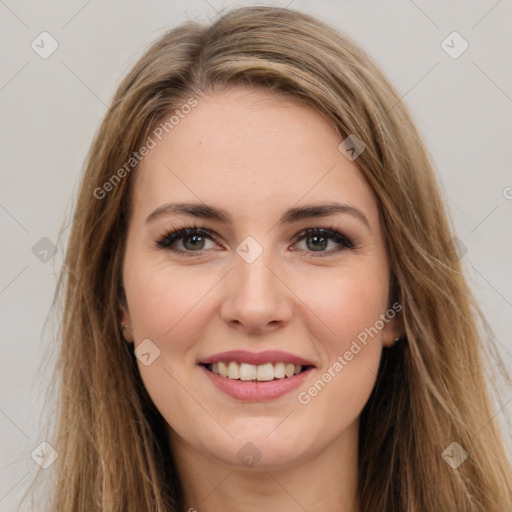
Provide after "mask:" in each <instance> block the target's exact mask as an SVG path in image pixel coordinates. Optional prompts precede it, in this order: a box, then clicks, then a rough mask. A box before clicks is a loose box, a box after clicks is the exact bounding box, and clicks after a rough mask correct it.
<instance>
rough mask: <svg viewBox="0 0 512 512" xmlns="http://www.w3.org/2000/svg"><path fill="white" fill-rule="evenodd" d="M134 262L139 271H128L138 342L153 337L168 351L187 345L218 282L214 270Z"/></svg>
mask: <svg viewBox="0 0 512 512" xmlns="http://www.w3.org/2000/svg"><path fill="white" fill-rule="evenodd" d="M134 265H135V267H134V268H138V270H137V271H136V272H131V273H128V272H127V278H126V279H125V288H126V293H127V296H128V302H129V303H128V305H129V308H130V315H131V318H132V323H133V326H134V329H135V330H134V336H135V339H136V341H140V340H143V339H145V338H149V339H152V340H154V341H155V342H156V343H157V344H159V345H162V349H163V348H165V350H166V351H168V350H170V351H180V350H181V349H184V348H186V346H187V344H188V343H187V340H189V339H190V338H191V336H192V334H193V333H191V332H190V329H191V328H193V327H194V326H199V325H200V322H198V321H197V320H199V319H200V318H201V311H202V309H203V307H204V304H205V303H206V301H205V298H206V296H207V294H208V292H209V291H210V290H211V289H212V288H213V287H214V285H215V279H214V278H213V277H212V273H211V271H210V272H208V271H204V272H201V271H199V270H197V269H196V270H195V271H186V270H178V271H176V269H172V268H169V264H168V263H167V264H165V263H158V264H156V265H148V264H147V263H146V264H144V262H140V265H138V266H137V263H136V262H134ZM191 319H195V320H196V321H195V322H191ZM187 333H188V334H187ZM169 340H172V343H169ZM164 344H165V346H164Z"/></svg>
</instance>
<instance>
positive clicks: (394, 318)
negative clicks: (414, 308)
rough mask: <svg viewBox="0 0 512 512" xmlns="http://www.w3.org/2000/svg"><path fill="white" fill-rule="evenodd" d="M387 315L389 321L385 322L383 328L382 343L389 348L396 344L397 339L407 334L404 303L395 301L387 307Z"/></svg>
mask: <svg viewBox="0 0 512 512" xmlns="http://www.w3.org/2000/svg"><path fill="white" fill-rule="evenodd" d="M385 316H386V318H387V321H385V322H384V327H383V329H382V344H383V345H384V346H385V347H388V348H389V347H392V346H393V345H394V344H395V339H397V338H403V337H404V335H405V329H404V322H403V316H402V305H401V304H400V303H399V302H398V301H396V302H394V303H393V304H392V305H391V306H389V308H388V309H387V311H386V313H385Z"/></svg>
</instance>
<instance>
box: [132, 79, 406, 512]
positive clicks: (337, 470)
mask: <svg viewBox="0 0 512 512" xmlns="http://www.w3.org/2000/svg"><path fill="white" fill-rule="evenodd" d="M340 142H341V138H340V136H339V135H338V134H337V133H336V131H335V130H334V128H333V126H332V125H331V124H330V123H329V122H328V121H327V120H326V119H325V118H324V117H322V116H321V115H320V114H319V113H318V112H317V111H315V110H313V109H312V108H311V107H308V106H306V105H304V104H303V103H299V102H297V101H294V100H291V101H290V100H285V99H283V98H279V97H277V96H275V95H274V94H269V93H266V92H261V91H255V90H247V89H245V90H244V89H231V90H229V91H225V92H222V93H216V94H215V95H207V96H204V97H201V98H199V99H198V106H197V107H195V108H194V109H192V111H191V112H190V113H189V114H187V116H186V117H184V119H181V120H180V123H179V125H177V126H176V127H175V128H174V129H173V130H172V131H170V132H169V134H168V135H166V136H165V137H164V138H163V140H162V141H161V142H159V143H158V145H157V146H156V147H155V148H154V149H152V150H151V152H150V154H149V155H148V156H147V157H146V158H145V159H144V161H143V162H142V168H141V169H140V173H139V174H138V176H137V182H136V186H135V190H134V192H135V193H134V196H133V204H132V208H133V209H132V216H131V219H130V224H129V228H128V237H127V244H126V252H125V258H124V262H123V283H124V288H125V292H126V297H127V305H128V307H127V310H126V314H125V317H124V323H125V324H128V325H129V326H130V328H128V329H126V330H125V331H124V336H125V339H126V340H127V341H128V342H134V343H135V347H137V346H138V345H139V344H140V343H142V342H143V340H146V339H149V340H151V342H152V343H153V344H154V346H157V347H158V349H159V350H160V355H159V357H158V358H156V359H155V360H154V362H153V363H151V364H149V365H148V366H146V365H144V364H142V363H141V361H140V360H139V359H137V363H138V366H139V370H140V374H141V377H142V380H143V382H144V385H145V386H146V388H147V390H148V393H149V395H150V396H151V399H152V400H153V402H154V403H155V405H156V407H157V408H158V409H159V411H160V412H161V413H162V415H163V417H164V418H165V420H166V421H167V423H168V425H169V439H170V443H171V448H172V453H173V456H174V458H175V460H176V464H177V468H178V472H179V476H180V481H181V484H182V487H183V489H184V493H185V505H186V507H185V509H184V510H189V509H190V508H193V509H196V510H198V511H200V512H216V511H221V510H223V511H224V510H226V508H229V510H231V511H244V512H252V511H261V510H263V509H265V510H280V511H287V512H299V511H304V510H307V511H309V512H316V511H322V512H329V511H333V512H334V511H337V512H339V511H346V512H358V511H359V507H358V500H357V469H358V467H357V444H358V425H359V416H360V413H361V410H362V409H363V407H364V405H365V404H366V402H367V400H368V398H369V396H370V393H371V391H372V389H373V386H374V384H375V379H376V374H377V371H378V367H379V361H380V356H381V352H382V350H383V347H386V346H391V345H392V344H393V340H394V339H395V338H396V337H397V336H400V334H401V327H400V325H399V315H396V316H395V317H394V319H393V320H389V321H388V322H386V323H385V325H384V327H383V328H382V329H380V330H379V332H378V334H377V335H375V336H373V337H372V338H369V341H368V343H367V344H366V345H364V346H363V345H361V344H360V343H359V345H361V347H362V350H360V351H359V352H358V353H357V355H354V356H353V358H352V359H351V360H350V361H347V364H346V365H344V367H343V369H342V370H341V371H337V372H336V371H335V372H334V374H335V377H333V378H331V379H330V381H329V382H328V383H327V384H326V385H325V387H323V389H321V391H319V392H318V393H317V394H316V395H315V396H310V401H309V402H308V403H301V402H300V401H299V400H298V395H299V393H301V392H303V393H304V392H307V391H308V389H310V388H311V386H313V384H314V383H315V382H316V381H317V380H318V379H320V378H321V376H322V375H323V374H324V373H325V372H327V370H328V369H329V368H331V372H332V367H333V364H334V362H335V361H337V358H338V356H343V355H344V354H345V353H346V352H347V351H348V350H349V349H350V347H351V344H352V342H353V341H354V340H356V339H357V336H358V335H359V334H360V333H361V332H362V331H364V330H365V328H369V327H370V326H374V325H375V324H376V321H377V320H378V319H379V318H382V317H381V316H380V315H382V314H384V313H385V312H386V311H387V310H388V308H389V306H390V305H389V304H388V294H389V277H390V275H389V262H388V257H387V252H386V244H385V239H384V235H383V229H382V226H381V223H380V219H379V213H378V206H377V202H376V198H375V196H374V194H373V192H372V190H371V188H370V187H369V185H368V184H367V182H366V181H365V179H364V178H363V176H362V174H361V171H360V170H359V169H358V167H357V165H356V164H357V160H355V161H350V160H349V159H347V158H346V157H345V156H344V155H343V154H342V153H341V152H340V151H339V149H338V145H339V144H340ZM171 202H172V203H175V202H194V203H205V204H207V205H209V206H213V207H216V208H221V209H222V210H225V212H226V213H227V214H228V215H229V216H230V218H231V220H230V223H229V224H224V223H222V222H220V221H219V220H215V219H204V218H198V217H191V216H189V215H184V214H176V213H169V214H164V215H160V216H155V217H154V218H153V219H152V220H150V221H148V222H147V221H146V218H147V217H148V215H149V214H151V213H152V212H153V211H154V210H156V209H157V208H159V207H160V206H162V205H164V204H166V203H171ZM325 202H338V203H343V204H347V205H350V206H352V207H353V208H356V209H357V210H359V211H360V212H361V213H362V214H363V215H364V217H365V218H366V219H367V221H368V225H366V224H365V222H363V221H362V220H361V219H360V218H358V217H357V216H356V215H351V214H349V213H332V214H330V215H327V216H322V217H316V218H302V219H296V220H294V221H293V222H291V223H283V224H281V223H279V219H280V218H281V216H282V215H283V213H284V212H285V211H287V210H288V209H290V208H297V207H303V206H306V205H308V206H310V205H317V204H320V203H325ZM194 224H195V225H196V226H199V227H202V228H204V229H208V230H210V231H211V232H212V233H213V235H212V238H208V237H205V236H204V235H197V236H198V239H196V240H195V243H194V240H191V239H190V237H189V238H188V240H187V237H185V238H181V239H178V240H176V241H174V243H173V244H172V246H171V247H167V248H161V247H157V246H156V242H157V241H158V240H159V239H160V237H162V236H163V235H165V234H167V233H168V232H169V231H171V230H174V229H181V228H186V227H191V226H193V225H194ZM308 228H325V229H328V228H332V229H334V230H337V231H339V232H340V233H341V234H342V235H343V236H344V237H346V238H348V239H349V240H350V241H351V242H352V244H353V246H351V247H350V248H348V247H346V246H344V245H343V244H341V243H339V242H337V241H335V240H334V239H332V238H323V236H325V235H322V234H320V235H317V237H319V238H316V239H315V235H310V236H309V237H306V238H304V239H302V240H299V238H300V237H298V236H297V235H299V234H301V232H302V231H303V230H305V229H308ZM246 237H252V238H253V239H254V240H256V241H257V243H258V244H259V246H260V247H261V248H262V249H263V252H262V253H261V254H260V255H259V256H258V257H257V258H256V259H255V260H254V261H252V262H251V263H248V262H247V261H246V260H245V259H244V258H242V257H241V256H240V255H239V254H238V253H237V251H236V249H237V247H238V246H239V245H240V244H241V242H242V241H244V240H245V238H246ZM315 242H316V243H315ZM171 249H174V250H171ZM185 253H186V254H185ZM238 349H241V350H247V351H251V352H261V351H264V350H283V351H286V352H289V353H292V354H295V355H297V356H300V357H303V358H305V359H308V360H310V361H312V362H313V363H314V366H315V367H314V368H313V369H312V370H311V371H309V373H308V374H307V377H306V380H305V381H304V382H303V384H301V386H300V387H299V388H297V389H294V390H293V391H291V392H289V393H287V394H285V395H283V396H280V397H278V398H273V399H269V400H260V401H252V402H248V401H244V400H241V399H239V398H234V397H232V396H228V395H227V394H225V393H223V392H221V391H220V390H219V389H217V388H216V387H215V386H213V385H212V383H211V381H210V379H209V378H208V376H207V375H206V373H205V369H204V368H203V367H201V366H200V365H199V364H198V361H200V360H201V359H203V358H205V357H208V356H211V355H213V354H216V353H219V352H223V351H228V350H238ZM338 361H339V359H338ZM302 396H304V395H302ZM247 443H252V445H254V446H255V447H256V449H257V452H256V451H255V448H254V447H252V445H250V446H251V447H250V448H247V447H246V450H249V452H250V453H252V454H256V453H259V457H260V458H259V460H258V461H257V462H256V464H254V465H253V466H251V467H248V466H247V465H246V464H245V463H244V462H243V461H242V460H241V458H240V457H238V456H237V454H238V452H239V450H240V449H242V448H243V447H244V446H245V445H246V444H247ZM251 450H252V451H251ZM255 456H256V455H255ZM227 504H229V506H228V505H227Z"/></svg>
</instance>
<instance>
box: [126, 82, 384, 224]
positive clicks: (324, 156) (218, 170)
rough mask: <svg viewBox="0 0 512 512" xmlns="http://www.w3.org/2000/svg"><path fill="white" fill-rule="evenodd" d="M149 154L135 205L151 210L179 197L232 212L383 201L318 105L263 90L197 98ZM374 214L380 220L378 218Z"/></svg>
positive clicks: (369, 211) (371, 205)
mask: <svg viewBox="0 0 512 512" xmlns="http://www.w3.org/2000/svg"><path fill="white" fill-rule="evenodd" d="M168 132H169V133H165V132H164V134H163V136H162V137H161V138H162V140H161V141H160V140H158V139H154V140H155V142H156V145H155V147H154V148H153V149H151V151H150V152H149V154H148V155H147V156H146V157H145V158H144V159H143V161H142V163H141V166H140V168H139V170H138V173H139V175H138V176H137V185H136V187H135V195H134V198H135V210H140V212H139V213H140V214H141V215H144V214H145V215H147V214H149V213H150V211H151V210H152V209H154V208H157V207H158V206H160V205H162V204H164V203H166V202H171V201H195V202H197V201H204V202H206V203H208V204H212V205H215V206H221V207H222V208H223V209H226V210H228V211H230V212H231V213H232V216H234V217H236V216H239V217H243V216H248V215H261V213H262V210H265V212H267V214H269V215H274V214H275V215H279V213H280V212H282V211H283V209H285V208H286V207H290V206H292V205H295V204H298V203H315V202H319V201H322V202H325V201H332V202H345V203H347V204H353V205H354V206H356V205H357V207H359V208H361V209H364V210H365V213H366V215H367V217H369V220H370V222H371V223H373V222H376V221H377V216H378V212H377V205H376V200H375V197H374V195H373V192H372V190H371V189H370V187H369V186H368V184H367V182H366V180H365V179H364V177H363V175H362V173H361V172H360V170H359V169H358V167H357V165H356V163H355V162H353V161H350V160H348V159H347V158H346V157H345V156H344V155H343V154H342V153H341V152H340V151H339V149H338V146H339V144H340V142H341V140H342V139H341V137H340V136H339V135H338V133H337V132H336V130H335V128H334V126H333V125H332V124H331V123H330V122H329V121H328V120H327V119H326V118H325V117H324V116H323V115H322V114H320V113H319V112H317V111H316V110H315V109H313V108H312V107H310V106H308V105H306V104H304V103H302V102H299V101H296V100H290V99H287V98H284V97H283V96H276V95H273V94H271V93H269V92H264V91H263V92H262V91H259V90H247V89H235V90H230V91H226V92H222V93H219V94H215V95H211V96H204V97H201V98H197V106H195V107H194V108H192V109H191V110H190V112H189V113H187V114H182V117H180V119H179V123H178V124H176V125H174V126H173V127H172V128H168ZM372 219H373V220H372Z"/></svg>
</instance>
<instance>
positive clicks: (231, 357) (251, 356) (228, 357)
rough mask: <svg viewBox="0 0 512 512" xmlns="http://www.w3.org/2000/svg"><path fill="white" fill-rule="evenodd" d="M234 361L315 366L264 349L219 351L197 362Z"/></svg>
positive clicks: (281, 353)
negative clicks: (255, 350)
mask: <svg viewBox="0 0 512 512" xmlns="http://www.w3.org/2000/svg"><path fill="white" fill-rule="evenodd" d="M221 361H222V362H224V363H225V362H230V361H235V362H237V363H247V364H254V365H259V364H265V363H292V364H300V365H302V366H315V364H314V363H313V362H311V361H308V360H307V359H304V358H303V357H299V356H296V355H295V354H290V353H289V352H283V351H281V350H264V351H263V352H249V351H247V350H229V351H228V352H220V353H218V354H214V355H213V356H210V357H206V358H204V359H201V360H200V361H199V364H210V363H220V362H221Z"/></svg>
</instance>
